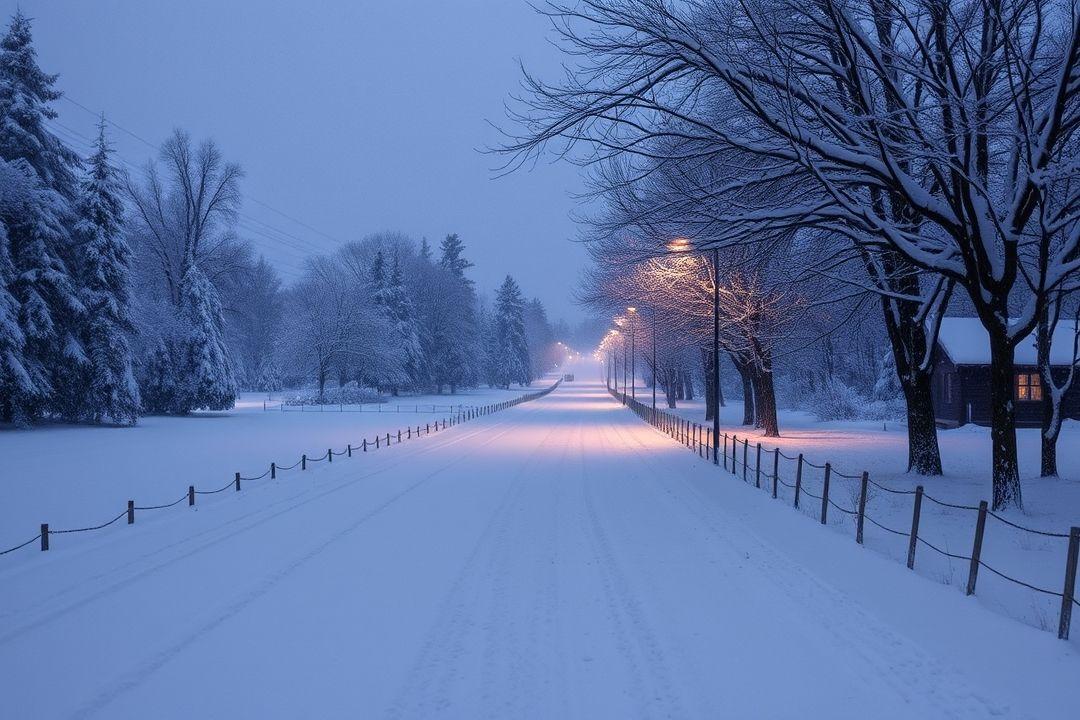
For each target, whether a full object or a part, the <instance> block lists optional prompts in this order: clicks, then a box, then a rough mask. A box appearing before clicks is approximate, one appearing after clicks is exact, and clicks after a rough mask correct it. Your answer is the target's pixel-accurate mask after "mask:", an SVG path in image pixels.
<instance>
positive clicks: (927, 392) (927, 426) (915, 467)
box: [901, 371, 941, 475]
mask: <svg viewBox="0 0 1080 720" xmlns="http://www.w3.org/2000/svg"><path fill="white" fill-rule="evenodd" d="M909 378H910V379H909V381H908V382H906V383H903V385H902V386H901V387H902V388H903V390H904V401H905V402H904V404H905V406H906V409H907V426H908V429H907V432H908V472H913V473H917V474H919V475H940V474H941V451H940V448H939V447H938V436H937V421H936V419H935V417H934V396H933V394H932V385H931V384H930V378H931V375H930V373H928V372H923V371H915V372H912V373H911V374H910V375H909Z"/></svg>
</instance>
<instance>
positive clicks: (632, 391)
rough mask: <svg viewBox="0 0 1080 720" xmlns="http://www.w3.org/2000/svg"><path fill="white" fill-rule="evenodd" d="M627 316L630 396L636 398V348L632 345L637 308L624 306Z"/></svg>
mask: <svg viewBox="0 0 1080 720" xmlns="http://www.w3.org/2000/svg"><path fill="white" fill-rule="evenodd" d="M626 313H627V316H628V317H629V318H630V397H632V398H634V399H635V400H637V368H636V361H637V348H636V347H635V345H634V318H636V317H637V308H636V307H628V308H626Z"/></svg>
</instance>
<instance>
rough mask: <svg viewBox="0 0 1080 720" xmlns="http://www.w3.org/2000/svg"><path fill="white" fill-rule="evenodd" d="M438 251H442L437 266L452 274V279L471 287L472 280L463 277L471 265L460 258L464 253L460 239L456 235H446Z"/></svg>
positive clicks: (463, 245) (463, 244) (463, 246)
mask: <svg viewBox="0 0 1080 720" xmlns="http://www.w3.org/2000/svg"><path fill="white" fill-rule="evenodd" d="M439 249H440V250H441V251H442V257H441V258H440V259H439V264H440V265H442V266H443V267H444V268H445V269H447V270H449V271H450V272H451V273H453V274H454V277H456V278H457V279H458V280H460V281H461V282H463V283H466V284H468V285H471V284H472V280H469V279H468V278H466V277H465V271H466V270H468V269H469V268H471V267H472V266H473V264H472V263H471V262H469V261H468V260H466V259H465V258H464V257H462V253H464V252H465V243H463V242H461V238H459V237H458V236H457V233H451V234H450V235H447V236H446V238H445V239H444V240H443V241H442V244H441V245H440V246H439Z"/></svg>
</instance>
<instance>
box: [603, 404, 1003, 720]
mask: <svg viewBox="0 0 1080 720" xmlns="http://www.w3.org/2000/svg"><path fill="white" fill-rule="evenodd" d="M612 427H613V430H614V431H615V432H616V433H617V434H618V435H619V436H620V439H621V442H622V444H623V445H624V446H625V447H627V448H630V449H632V450H633V452H634V453H635V454H636V455H637V456H638V457H639V459H640V461H641V462H640V465H638V466H637V467H649V468H652V469H653V471H652V472H647V473H643V474H644V475H645V476H646V477H647V478H648V479H649V480H650V481H651V484H652V486H653V488H654V489H655V490H656V494H657V495H658V496H660V497H662V498H664V499H665V500H666V501H667V502H668V503H669V504H670V505H671V506H673V507H676V508H678V509H679V510H680V511H681V512H683V513H685V514H687V515H689V516H691V517H693V518H694V519H695V520H696V521H697V523H698V524H699V527H702V528H704V529H705V530H706V532H707V533H708V535H709V536H711V539H712V540H718V541H720V543H722V544H723V546H724V547H725V548H726V549H727V552H728V554H729V556H730V557H731V559H733V560H734V561H735V562H740V561H745V560H746V559H748V558H750V557H751V551H752V553H753V557H754V558H755V559H754V560H753V561H752V565H751V566H750V568H749V569H748V571H749V572H752V573H753V574H755V575H758V576H760V577H762V578H764V579H766V580H767V581H769V582H770V583H771V584H773V585H774V586H775V587H776V588H777V590H778V591H779V593H778V595H777V597H781V598H784V600H785V601H786V602H787V604H788V605H789V606H790V607H791V610H792V612H791V613H789V614H788V617H795V616H800V615H801V616H804V617H805V618H806V620H807V622H812V623H813V624H816V625H818V626H819V627H820V628H823V629H824V630H826V631H827V632H828V633H830V634H831V635H832V636H834V637H835V638H837V639H838V640H840V641H841V642H842V643H844V644H845V645H846V646H847V647H848V648H849V649H850V650H851V651H852V652H853V653H855V654H856V655H857V656H858V657H859V658H860V659H861V660H862V661H863V668H861V669H860V672H861V674H863V675H864V676H867V677H868V678H872V679H874V680H878V681H883V682H885V683H886V684H888V685H889V686H890V687H891V688H892V689H893V690H894V691H895V692H896V693H897V695H898V696H900V697H901V698H903V699H904V700H906V701H907V702H916V701H919V702H921V701H922V700H923V699H925V698H926V697H927V696H929V699H930V700H929V705H930V706H931V707H933V708H935V709H936V710H938V711H940V712H941V714H942V715H941V716H942V717H950V718H954V717H955V718H973V719H975V718H986V717H991V716H1001V715H1005V714H1008V713H1010V712H1011V709H1009V708H1002V707H999V706H998V705H997V704H996V703H993V702H991V701H989V700H988V699H987V698H984V697H983V696H982V695H980V694H979V693H977V692H975V691H974V690H972V689H971V687H970V686H969V684H968V682H967V680H966V678H965V677H964V676H963V675H961V674H960V673H959V672H957V671H956V670H954V669H953V668H951V667H949V666H946V665H944V664H942V663H941V662H939V661H937V660H936V659H934V658H933V657H931V656H930V655H928V654H927V653H926V652H925V651H923V650H922V649H921V648H920V647H918V646H917V645H915V644H914V643H912V642H911V641H909V640H907V639H906V638H903V637H901V636H900V635H898V634H897V633H896V632H894V631H893V630H892V629H891V628H890V627H889V626H888V625H886V624H884V623H883V622H881V621H880V620H879V619H878V618H877V617H876V616H873V615H871V614H870V613H868V612H867V611H866V610H865V609H864V608H863V607H862V606H861V605H859V604H858V603H856V602H854V601H852V600H851V599H849V598H848V597H847V596H846V595H844V594H843V593H841V592H840V591H838V590H837V589H836V588H833V587H832V586H830V585H828V584H826V583H825V582H824V581H822V580H821V579H819V578H818V577H816V576H814V575H812V574H811V573H810V572H808V571H807V570H805V569H804V568H803V567H801V566H800V565H798V564H797V563H795V562H793V561H792V560H791V559H790V558H788V557H787V556H786V555H784V554H783V553H782V552H781V551H779V550H778V549H777V548H776V547H775V546H773V545H772V544H771V543H769V542H768V541H766V540H765V539H764V538H762V537H761V536H760V535H759V534H758V533H757V532H756V531H755V530H754V529H753V528H752V527H750V526H748V525H747V524H746V522H745V521H743V520H742V519H740V518H737V517H733V516H731V515H730V513H725V512H724V511H723V509H719V511H717V508H716V502H715V500H714V499H713V498H710V497H709V496H707V495H706V494H704V493H703V492H701V490H699V489H698V488H697V487H696V484H695V482H696V478H695V477H694V476H696V475H697V474H698V473H697V470H698V468H695V467H694V466H692V465H689V464H682V461H681V460H679V461H678V463H677V464H675V465H674V466H673V465H672V464H666V465H661V463H660V461H659V459H658V458H657V457H656V456H655V453H654V452H653V451H652V450H653V449H652V448H649V447H648V446H647V445H646V444H645V443H644V442H643V441H642V437H641V434H640V432H639V429H638V428H633V429H628V426H625V425H613V426H612ZM644 427H648V426H642V428H644ZM693 462H699V461H698V460H697V459H696V458H694V459H693ZM673 471H674V472H676V473H677V474H678V475H679V478H678V480H679V482H678V483H673V482H672V478H671V475H672V474H673ZM635 472H638V471H637V470H635ZM691 472H693V475H691ZM718 475H719V479H721V480H726V479H728V478H725V477H724V476H723V475H720V474H719V473H718ZM661 478H663V479H661ZM679 489H685V490H687V491H688V492H689V493H691V494H692V495H693V498H694V501H691V500H690V499H688V498H687V497H685V496H683V495H681V494H680V493H678V492H677V490H679ZM719 513H724V515H726V518H725V519H726V520H728V521H729V522H728V524H726V525H721V524H720V523H719V522H718V519H719V518H718V514H719ZM731 521H734V523H737V524H738V525H739V526H740V527H739V530H738V532H735V531H734V530H733V528H732V527H731ZM705 547H706V548H709V547H715V544H714V543H711V542H708V543H706V544H705ZM743 620H751V619H743ZM752 620H756V621H759V622H760V621H761V620H760V618H752ZM869 638H874V642H870V641H869Z"/></svg>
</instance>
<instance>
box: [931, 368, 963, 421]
mask: <svg viewBox="0 0 1080 720" xmlns="http://www.w3.org/2000/svg"><path fill="white" fill-rule="evenodd" d="M930 388H931V390H930V391H931V393H932V394H933V396H934V416H935V418H936V419H937V422H938V423H939V424H941V425H944V426H946V427H956V426H957V425H963V424H964V422H965V421H966V420H967V417H966V412H965V410H964V407H965V405H964V403H965V400H964V386H963V383H962V382H961V380H960V377H959V375H958V373H957V367H956V366H955V365H953V363H952V361H951V360H949V358H948V356H947V355H945V353H943V352H938V357H937V362H936V363H935V364H934V374H933V376H932V377H931V378H930Z"/></svg>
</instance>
